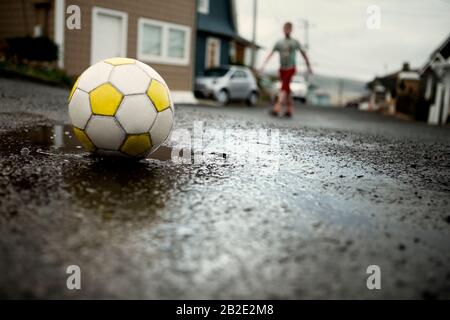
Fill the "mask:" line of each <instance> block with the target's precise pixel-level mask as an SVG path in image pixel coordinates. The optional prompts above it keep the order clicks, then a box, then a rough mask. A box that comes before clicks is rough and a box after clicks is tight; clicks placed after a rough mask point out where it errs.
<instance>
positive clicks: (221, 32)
mask: <svg viewBox="0 0 450 320" xmlns="http://www.w3.org/2000/svg"><path fill="white" fill-rule="evenodd" d="M252 47H253V44H252V43H251V42H250V41H248V40H246V39H244V38H242V37H240V36H239V34H238V32H237V21H236V7H235V4H234V1H233V0H198V1H197V44H196V57H195V74H196V75H202V74H203V72H204V70H205V69H209V68H214V67H218V66H221V65H229V64H238V65H249V63H250V54H251V53H250V51H251V48H252ZM255 47H256V48H259V47H258V46H256V45H255Z"/></svg>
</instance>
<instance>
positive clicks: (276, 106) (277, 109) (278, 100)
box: [273, 89, 286, 113]
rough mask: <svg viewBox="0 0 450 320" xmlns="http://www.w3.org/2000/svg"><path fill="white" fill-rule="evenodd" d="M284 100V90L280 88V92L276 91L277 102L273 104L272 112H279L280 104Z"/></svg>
mask: <svg viewBox="0 0 450 320" xmlns="http://www.w3.org/2000/svg"><path fill="white" fill-rule="evenodd" d="M285 100H286V92H285V91H283V90H282V89H280V92H279V93H278V98H277V102H276V103H275V105H274V106H273V112H276V113H279V112H280V111H281V106H282V105H283V103H284V102H285Z"/></svg>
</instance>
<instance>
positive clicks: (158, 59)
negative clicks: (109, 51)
mask: <svg viewBox="0 0 450 320" xmlns="http://www.w3.org/2000/svg"><path fill="white" fill-rule="evenodd" d="M190 35H191V29H190V28H189V27H187V26H183V25H178V24H173V23H168V22H162V21H156V20H151V19H146V18H139V22H138V52H137V57H138V59H140V60H143V61H147V62H153V63H161V64H174V65H188V64H189V49H190Z"/></svg>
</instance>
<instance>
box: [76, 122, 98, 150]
mask: <svg viewBox="0 0 450 320" xmlns="http://www.w3.org/2000/svg"><path fill="white" fill-rule="evenodd" d="M73 133H74V134H75V137H76V138H77V139H78V141H80V143H81V145H82V146H83V147H84V148H85V149H86V150H87V151H89V152H91V151H94V150H95V146H94V144H93V143H92V141H91V140H90V139H89V137H88V136H87V135H86V133H84V131H83V130H80V129H78V128H75V127H73Z"/></svg>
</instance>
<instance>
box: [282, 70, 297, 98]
mask: <svg viewBox="0 0 450 320" xmlns="http://www.w3.org/2000/svg"><path fill="white" fill-rule="evenodd" d="M279 72H280V81H281V91H284V92H286V93H290V92H291V81H292V77H293V76H294V75H295V72H296V70H295V67H292V68H289V69H280V71H279Z"/></svg>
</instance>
